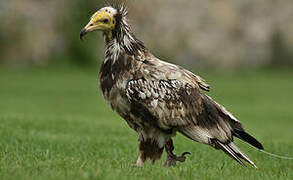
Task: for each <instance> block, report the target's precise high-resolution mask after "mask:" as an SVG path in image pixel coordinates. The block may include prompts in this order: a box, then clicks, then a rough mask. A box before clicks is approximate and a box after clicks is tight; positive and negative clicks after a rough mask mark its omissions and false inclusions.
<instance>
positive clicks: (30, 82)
mask: <svg viewBox="0 0 293 180" xmlns="http://www.w3.org/2000/svg"><path fill="white" fill-rule="evenodd" d="M201 75H202V76H203V77H204V78H205V79H206V80H207V81H208V83H210V85H212V91H211V92H210V93H209V95H211V96H212V97H213V98H214V99H215V100H217V101H218V102H221V104H223V105H225V106H226V107H227V108H228V109H229V110H230V111H232V112H233V113H234V114H235V115H237V117H238V118H239V119H240V120H241V121H242V122H243V124H244V126H245V128H246V129H247V131H248V132H250V133H251V134H253V135H254V136H255V137H257V138H258V139H259V140H260V141H261V142H262V143H263V144H264V147H265V149H266V150H267V151H270V152H274V153H277V154H282V155H288V156H290V155H291V156H293V141H292V138H293V133H292V128H293V111H292V107H293V95H292V92H293V79H292V77H293V72H292V71H291V72H290V71H276V70H262V71H242V72H238V73H232V72H226V73H223V72H221V73H220V72H211V73H208V72H205V73H202V74H201ZM0 137H1V138H0V179H5V180H6V179H8V180H9V179H23V180H26V179H27V180H32V179H54V180H55V179H62V180H63V179H70V180H73V179H170V180H172V179H282V180H283V179H293V161H289V160H280V159H276V158H273V157H269V156H267V155H265V154H262V153H260V152H258V151H256V150H255V149H253V148H251V147H249V146H248V145H246V144H244V143H241V142H240V141H237V144H238V145H239V146H240V148H241V149H242V150H243V151H245V152H246V153H247V154H248V155H249V157H250V158H251V159H252V160H254V161H255V163H256V164H257V165H258V167H259V169H257V170H256V169H253V168H251V167H248V168H242V167H241V166H240V165H238V164H237V163H235V162H234V161H233V160H232V159H230V158H229V157H228V156H226V155H225V154H224V153H222V152H220V151H216V150H214V149H212V148H210V147H208V146H205V145H201V144H198V143H194V142H191V141H189V140H188V139H186V138H185V137H183V136H181V135H177V137H176V138H175V140H174V142H175V147H176V149H175V151H176V152H177V153H180V152H183V151H190V152H191V154H192V155H191V156H189V157H188V159H187V161H186V162H185V163H182V164H178V166H177V167H171V168H164V167H162V166H161V165H162V163H163V161H164V159H165V155H163V158H162V160H160V161H159V162H157V163H156V164H155V165H153V166H152V165H150V163H146V164H145V166H144V167H143V168H137V167H135V166H134V164H135V161H136V158H137V147H138V142H137V135H136V133H135V132H134V131H132V130H130V129H129V128H128V126H127V125H126V123H125V122H124V121H123V120H122V119H121V118H120V117H119V116H118V115H117V114H115V113H114V112H112V111H111V110H110V108H109V106H108V105H107V104H106V103H105V102H104V100H103V98H102V96H101V93H100V92H99V91H98V88H97V73H96V72H94V71H92V70H89V71H86V70H78V69H62V68H60V69H53V68H50V69H30V70H19V71H13V70H8V69H1V70H0Z"/></svg>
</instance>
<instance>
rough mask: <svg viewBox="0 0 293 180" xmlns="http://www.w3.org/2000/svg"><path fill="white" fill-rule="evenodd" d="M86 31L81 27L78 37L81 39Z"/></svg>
mask: <svg viewBox="0 0 293 180" xmlns="http://www.w3.org/2000/svg"><path fill="white" fill-rule="evenodd" d="M87 33H88V31H87V29H86V28H83V29H82V30H81V31H80V34H79V38H80V40H82V38H83V37H84V36H85V35H86V34H87Z"/></svg>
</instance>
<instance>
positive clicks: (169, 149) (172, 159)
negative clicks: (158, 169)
mask: <svg viewBox="0 0 293 180" xmlns="http://www.w3.org/2000/svg"><path fill="white" fill-rule="evenodd" d="M165 149H166V153H167V159H166V161H165V163H164V166H167V167H169V166H175V165H176V162H178V161H179V162H184V161H185V160H186V155H188V154H191V153H190V152H183V153H182V154H181V156H176V155H175V154H174V153H173V150H174V149H175V148H174V146H173V142H172V140H171V139H170V140H169V141H167V143H166V145H165Z"/></svg>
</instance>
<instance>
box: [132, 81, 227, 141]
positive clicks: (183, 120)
mask: <svg viewBox="0 0 293 180" xmlns="http://www.w3.org/2000/svg"><path fill="white" fill-rule="evenodd" d="M126 94H127V96H128V99H129V101H130V102H131V104H132V108H131V111H132V113H133V114H135V115H136V116H137V117H138V118H140V119H142V121H144V122H147V123H150V124H152V125H153V126H155V127H157V128H159V129H161V130H163V131H168V130H172V129H174V128H176V129H177V130H179V131H180V132H181V133H183V134H184V135H186V136H187V137H189V138H191V139H193V140H196V141H199V142H202V143H207V144H209V143H210V139H218V140H220V141H221V142H226V141H229V140H232V134H231V130H232V128H231V121H230V118H229V117H228V116H227V115H225V114H223V113H221V109H220V106H218V105H217V104H216V103H214V102H213V100H212V99H210V98H209V97H208V96H206V95H205V94H204V93H202V92H201V91H200V90H199V86H198V85H197V84H191V83H188V82H186V81H182V80H178V79H170V80H157V79H146V78H144V77H142V78H140V79H134V80H131V81H129V82H128V84H127V89H126Z"/></svg>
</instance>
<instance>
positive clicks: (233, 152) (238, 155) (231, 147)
mask: <svg viewBox="0 0 293 180" xmlns="http://www.w3.org/2000/svg"><path fill="white" fill-rule="evenodd" d="M216 144H217V145H218V146H217V147H218V148H220V149H221V150H223V151H224V152H225V153H226V154H228V155H229V156H230V157H232V158H233V159H234V160H236V161H237V162H238V163H239V164H241V165H242V166H245V164H244V163H243V161H242V160H241V159H243V160H245V161H246V162H248V163H249V164H251V165H252V166H254V167H255V168H257V166H256V165H255V164H254V162H253V161H251V160H250V159H249V158H248V156H247V155H246V154H244V153H243V152H241V151H240V149H239V148H238V147H237V146H236V145H235V144H234V143H233V142H231V143H229V144H224V143H222V142H220V141H218V140H216Z"/></svg>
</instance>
